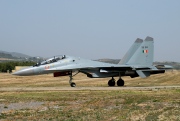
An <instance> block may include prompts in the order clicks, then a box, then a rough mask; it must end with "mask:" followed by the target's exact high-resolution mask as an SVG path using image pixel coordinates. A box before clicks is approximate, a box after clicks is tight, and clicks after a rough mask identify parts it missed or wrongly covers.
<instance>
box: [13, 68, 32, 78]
mask: <svg viewBox="0 0 180 121" xmlns="http://www.w3.org/2000/svg"><path fill="white" fill-rule="evenodd" d="M13 75H18V76H31V75H34V69H33V67H29V68H25V69H22V70H19V71H16V72H14V73H13Z"/></svg>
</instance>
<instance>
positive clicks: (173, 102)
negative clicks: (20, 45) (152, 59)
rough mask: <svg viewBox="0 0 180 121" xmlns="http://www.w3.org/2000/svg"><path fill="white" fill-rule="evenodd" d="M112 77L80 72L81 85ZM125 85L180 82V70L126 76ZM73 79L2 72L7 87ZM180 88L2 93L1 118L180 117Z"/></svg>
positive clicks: (49, 84)
mask: <svg viewBox="0 0 180 121" xmlns="http://www.w3.org/2000/svg"><path fill="white" fill-rule="evenodd" d="M109 79H110V78H104V79H91V78H87V77H86V76H84V75H82V74H79V75H78V76H76V77H74V82H76V84H77V86H84V87H87V86H90V87H91V86H107V81H108V80H109ZM123 79H124V80H125V82H126V84H125V86H153V85H155V86H159V85H164V86H167V85H168V86H170V85H180V80H179V79H180V72H179V71H173V72H168V73H165V74H161V75H153V76H151V77H149V78H146V79H141V78H135V79H131V78H129V77H123ZM68 80H69V78H68V77H60V78H53V77H52V75H41V76H32V77H18V76H13V75H10V74H0V88H2V87H3V88H4V87H59V86H60V87H63V86H68V87H69V83H68ZM179 114H180V89H168V90H166V89H164V90H152V91H138V90H106V91H92V90H80V91H40V92H31V91H27V92H26V91H23V92H20V91H16V92H13V91H11V92H0V120H66V121H73V120H74V121H76V120H81V121H88V120H101V121H114V120H118V121H119V120H123V121H126V120H132V121H136V120H138V121H139V120H143V121H144V120H147V121H152V120H167V121H169V120H173V121H174V120H175V121H176V120H177V121H179V120H180V115H179Z"/></svg>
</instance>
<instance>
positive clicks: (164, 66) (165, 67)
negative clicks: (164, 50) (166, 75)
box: [155, 65, 173, 70]
mask: <svg viewBox="0 0 180 121" xmlns="http://www.w3.org/2000/svg"><path fill="white" fill-rule="evenodd" d="M155 67H156V68H157V69H165V70H166V69H173V67H172V66H169V65H155Z"/></svg>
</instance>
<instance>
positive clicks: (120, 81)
mask: <svg viewBox="0 0 180 121" xmlns="http://www.w3.org/2000/svg"><path fill="white" fill-rule="evenodd" d="M115 83H116V80H115V79H114V77H112V79H110V80H109V81H108V85H109V86H110V87H112V86H115ZM117 86H124V80H122V79H121V78H119V80H118V81H117Z"/></svg>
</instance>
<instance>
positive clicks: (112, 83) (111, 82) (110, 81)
mask: <svg viewBox="0 0 180 121" xmlns="http://www.w3.org/2000/svg"><path fill="white" fill-rule="evenodd" d="M115 83H116V82H115V80H114V79H111V80H109V81H108V85H109V86H110V87H112V86H115Z"/></svg>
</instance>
